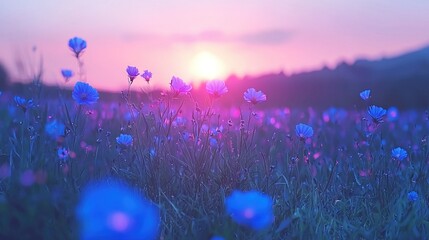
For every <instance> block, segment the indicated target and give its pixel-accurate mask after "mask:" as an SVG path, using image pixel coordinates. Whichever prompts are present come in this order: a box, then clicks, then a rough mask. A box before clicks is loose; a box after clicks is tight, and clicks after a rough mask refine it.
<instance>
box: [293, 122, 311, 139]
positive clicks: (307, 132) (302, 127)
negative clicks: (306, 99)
mask: <svg viewBox="0 0 429 240" xmlns="http://www.w3.org/2000/svg"><path fill="white" fill-rule="evenodd" d="M295 133H296V136H298V137H299V138H301V139H306V138H309V137H312V136H313V133H314V131H313V128H312V127H310V126H308V125H307V124H303V123H300V124H298V125H296V126H295Z"/></svg>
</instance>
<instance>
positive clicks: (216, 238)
mask: <svg viewBox="0 0 429 240" xmlns="http://www.w3.org/2000/svg"><path fill="white" fill-rule="evenodd" d="M210 240H225V238H223V237H221V236H213V237H212V238H210Z"/></svg>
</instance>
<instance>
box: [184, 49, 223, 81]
mask: <svg viewBox="0 0 429 240" xmlns="http://www.w3.org/2000/svg"><path fill="white" fill-rule="evenodd" d="M191 71H192V76H193V77H194V78H195V80H197V81H200V80H212V79H215V78H220V77H223V75H224V74H225V69H224V66H223V64H222V62H221V61H220V60H219V58H218V57H217V56H215V55H214V54H212V53H210V52H207V51H203V52H199V53H198V54H197V55H195V57H194V58H193V60H192V65H191Z"/></svg>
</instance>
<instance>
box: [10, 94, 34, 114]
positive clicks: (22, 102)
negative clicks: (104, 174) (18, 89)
mask: <svg viewBox="0 0 429 240" xmlns="http://www.w3.org/2000/svg"><path fill="white" fill-rule="evenodd" d="M13 100H15V103H16V105H17V106H18V107H20V108H21V109H22V111H23V112H26V111H27V109H29V108H32V107H34V102H33V100H32V99H29V100H27V99H25V98H22V97H19V96H15V97H14V98H13Z"/></svg>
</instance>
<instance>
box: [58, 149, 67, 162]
mask: <svg viewBox="0 0 429 240" xmlns="http://www.w3.org/2000/svg"><path fill="white" fill-rule="evenodd" d="M57 154H58V157H59V158H60V159H61V160H66V159H67V158H68V156H69V150H67V149H66V148H64V147H61V148H58V151H57Z"/></svg>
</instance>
